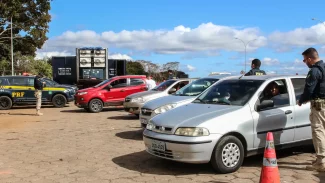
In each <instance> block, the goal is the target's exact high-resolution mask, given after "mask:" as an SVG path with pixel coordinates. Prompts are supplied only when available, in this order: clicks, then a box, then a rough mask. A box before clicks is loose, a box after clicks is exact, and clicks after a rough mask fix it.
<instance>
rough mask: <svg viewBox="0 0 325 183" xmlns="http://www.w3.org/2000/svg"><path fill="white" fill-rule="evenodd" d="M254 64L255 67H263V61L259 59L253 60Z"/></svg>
mask: <svg viewBox="0 0 325 183" xmlns="http://www.w3.org/2000/svg"><path fill="white" fill-rule="evenodd" d="M252 64H254V65H255V67H257V68H260V67H261V61H260V60H259V59H257V58H255V59H254V60H252Z"/></svg>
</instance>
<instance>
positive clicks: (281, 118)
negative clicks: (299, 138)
mask: <svg viewBox="0 0 325 183" xmlns="http://www.w3.org/2000/svg"><path fill="white" fill-rule="evenodd" d="M274 83H275V84H276V85H277V86H278V94H276V95H274V96H270V94H269V93H272V91H274V90H270V86H272V85H274ZM291 95H292V93H291V92H290V90H288V80H286V79H279V80H274V81H271V82H269V83H268V84H267V85H266V87H265V88H264V90H263V92H262V93H261V94H260V96H259V99H258V100H257V101H256V104H258V103H259V102H261V101H263V100H265V99H269V100H272V101H273V102H274V107H270V108H266V109H263V110H262V111H258V112H257V111H256V110H254V111H253V112H252V116H253V120H254V147H255V148H262V147H265V141H266V134H267V132H273V137H274V143H275V144H276V145H277V144H285V143H289V142H292V141H293V139H294V126H295V124H294V119H293V116H294V114H293V111H294V106H293V103H292V100H291V99H290V96H291Z"/></svg>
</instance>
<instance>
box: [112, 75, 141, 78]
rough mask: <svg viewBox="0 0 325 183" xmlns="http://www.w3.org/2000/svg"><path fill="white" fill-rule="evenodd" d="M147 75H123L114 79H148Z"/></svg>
mask: <svg viewBox="0 0 325 183" xmlns="http://www.w3.org/2000/svg"><path fill="white" fill-rule="evenodd" d="M146 77H147V76H146V75H123V76H114V78H146Z"/></svg>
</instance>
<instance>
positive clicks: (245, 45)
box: [235, 37, 256, 73]
mask: <svg viewBox="0 0 325 183" xmlns="http://www.w3.org/2000/svg"><path fill="white" fill-rule="evenodd" d="M235 39H238V40H239V41H241V42H242V43H243V44H244V47H245V73H246V47H247V45H248V44H249V43H250V42H252V41H255V40H256V39H252V40H250V41H248V42H247V43H245V42H244V41H243V40H241V39H239V38H237V37H235Z"/></svg>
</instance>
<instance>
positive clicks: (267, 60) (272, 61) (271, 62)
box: [261, 57, 280, 66]
mask: <svg viewBox="0 0 325 183" xmlns="http://www.w3.org/2000/svg"><path fill="white" fill-rule="evenodd" d="M261 62H262V66H263V65H266V66H273V65H278V64H279V63H280V62H279V60H278V59H276V58H274V59H272V58H269V57H265V58H263V60H261Z"/></svg>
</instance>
